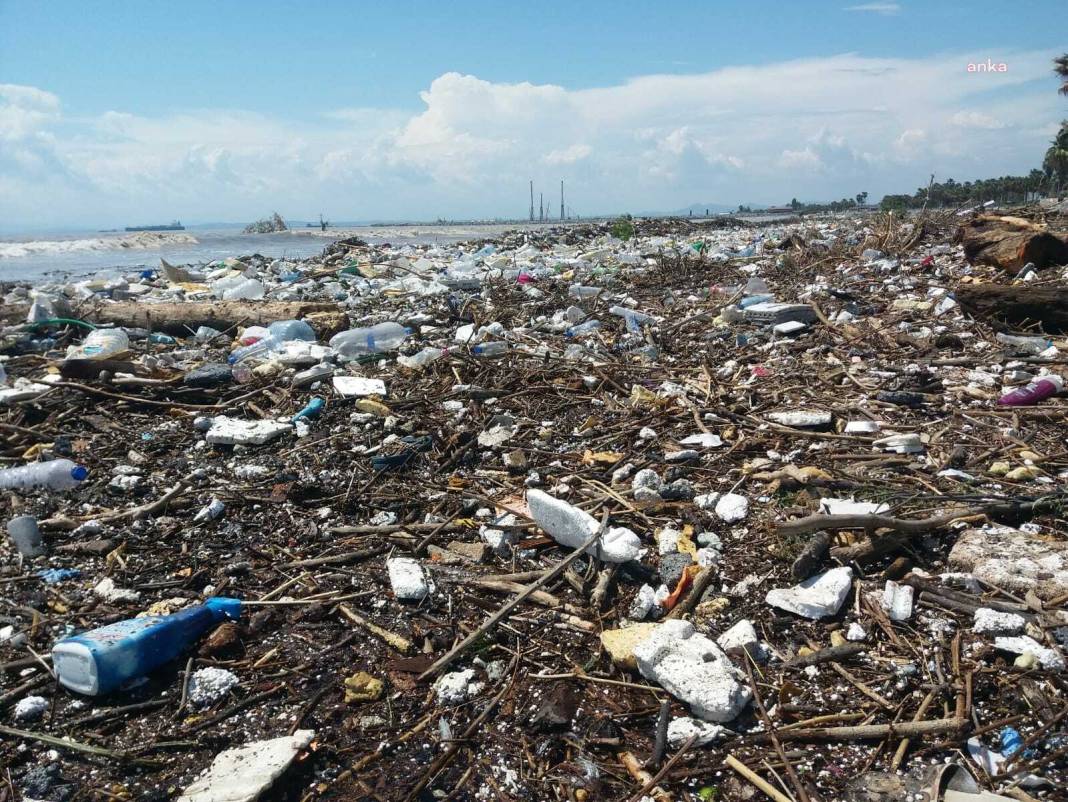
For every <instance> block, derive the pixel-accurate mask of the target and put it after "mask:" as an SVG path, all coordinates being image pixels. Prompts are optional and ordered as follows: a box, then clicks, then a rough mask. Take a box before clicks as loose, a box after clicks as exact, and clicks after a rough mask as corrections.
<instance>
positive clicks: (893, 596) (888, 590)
mask: <svg viewBox="0 0 1068 802" xmlns="http://www.w3.org/2000/svg"><path fill="white" fill-rule="evenodd" d="M912 596H913V589H912V586H911V585H899V584H898V583H897V582H894V581H893V580H890V579H888V580H886V587H884V588H883V597H882V599H881V601H880V604H881V606H882V608H883V609H884V610H886V615H887V617H888V618H889V619H890V620H891V621H908V620H909V619H910V618H911V617H912Z"/></svg>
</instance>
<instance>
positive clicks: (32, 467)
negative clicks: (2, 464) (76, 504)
mask: <svg viewBox="0 0 1068 802" xmlns="http://www.w3.org/2000/svg"><path fill="white" fill-rule="evenodd" d="M88 475H89V469H88V468H86V467H84V466H82V465H78V464H77V463H74V462H71V461H70V460H69V459H53V460H49V461H48V462H33V463H30V464H29V465H19V466H18V467H16V468H5V469H4V470H2V471H0V489H3V490H30V489H32V488H35V487H46V488H48V489H49V490H72V489H74V488H75V487H77V486H78V485H80V484H81V483H82V482H84V481H85V478H86V477H87V476H88Z"/></svg>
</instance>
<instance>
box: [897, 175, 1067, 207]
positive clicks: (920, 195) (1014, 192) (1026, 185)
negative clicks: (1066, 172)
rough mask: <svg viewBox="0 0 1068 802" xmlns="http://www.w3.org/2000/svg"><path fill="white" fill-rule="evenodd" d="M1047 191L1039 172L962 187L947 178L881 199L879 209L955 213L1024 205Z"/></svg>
mask: <svg viewBox="0 0 1068 802" xmlns="http://www.w3.org/2000/svg"><path fill="white" fill-rule="evenodd" d="M1050 188H1051V182H1050V178H1049V176H1047V175H1046V174H1045V173H1043V172H1042V171H1041V170H1032V171H1031V172H1030V173H1028V174H1027V175H1005V176H1002V177H1001V178H986V179H980V180H978V181H964V182H963V183H958V182H956V181H954V180H953V179H952V178H947V179H946V180H945V181H943V182H938V181H933V182H931V184H930V185H929V186H926V187H920V188H919V189H917V190H916V191H915V192H914V193H913V194H912V195H885V196H884V197H883V200H882V202H881V203H880V204H879V208H881V209H882V210H883V211H903V210H905V209H919V208H921V207H923V206H924V205H926V206H927V208H929V209H932V208H933V209H944V208H951V209H957V208H962V207H965V206H978V205H979V204H981V203H986V202H987V201H994V202H995V203H997V204H999V205H1004V204H1008V203H1026V202H1027V201H1030V200H1034V199H1035V198H1037V197H1039V196H1040V194H1041V193H1043V192H1045V191H1048V190H1049V189H1050Z"/></svg>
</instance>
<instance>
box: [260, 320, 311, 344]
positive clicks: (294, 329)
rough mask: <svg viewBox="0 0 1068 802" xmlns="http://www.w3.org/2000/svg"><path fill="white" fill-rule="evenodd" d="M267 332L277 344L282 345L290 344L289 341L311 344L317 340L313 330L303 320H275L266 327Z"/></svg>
mask: <svg viewBox="0 0 1068 802" xmlns="http://www.w3.org/2000/svg"><path fill="white" fill-rule="evenodd" d="M267 331H269V332H270V334H271V336H272V337H274V338H275V339H276V340H278V342H282V343H286V342H290V341H291V340H304V341H305V342H310V343H313V342H315V341H316V340H318V339H319V338H318V337H317V336H316V334H315V329H313V328H312V327H311V326H309V325H308V324H307V323H305V322H304V321H303V320H276V321H275V322H274V323H272V324H271V325H269V326H268V327H267Z"/></svg>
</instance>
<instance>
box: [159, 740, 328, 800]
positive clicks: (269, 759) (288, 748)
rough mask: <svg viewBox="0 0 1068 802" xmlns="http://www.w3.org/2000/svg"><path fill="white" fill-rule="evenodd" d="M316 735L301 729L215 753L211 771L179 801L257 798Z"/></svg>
mask: <svg viewBox="0 0 1068 802" xmlns="http://www.w3.org/2000/svg"><path fill="white" fill-rule="evenodd" d="M314 737H315V732H314V731H313V730H297V731H296V732H295V733H293V734H292V735H286V736H283V737H281V738H272V739H271V740H268V741H256V742H255V743H250V744H245V745H244V746H239V747H237V748H236V749H227V750H226V751H225V752H221V753H219V754H218V755H216V756H215V760H213V761H212V763H211V766H210V767H209V768H208V770H207V772H206V773H205V774H204V775H203V776H202V777H200V778H199V779H198V780H196V781H195V782H193V783H192V784H191V785H190V786H189V787H187V788H186V789H185V790H184V791H183V792H182V795H181V796H180V797H178V802H253V800H255V799H256V798H257V797H259V795H260V794H261V793H263V792H264V791H265V790H267V788H268V787H270V785H271V784H272V783H273V782H274V781H275V780H276V779H278V778H279V777H280V776H281V775H282V773H283V772H284V771H285V770H286V769H287V768H289V764H290V763H292V762H293V758H295V757H296V756H297V754H298V753H299V752H300V750H302V749H304V748H305V747H306V746H307V745H308V744H310V743H311V742H312V739H313V738H314Z"/></svg>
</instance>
